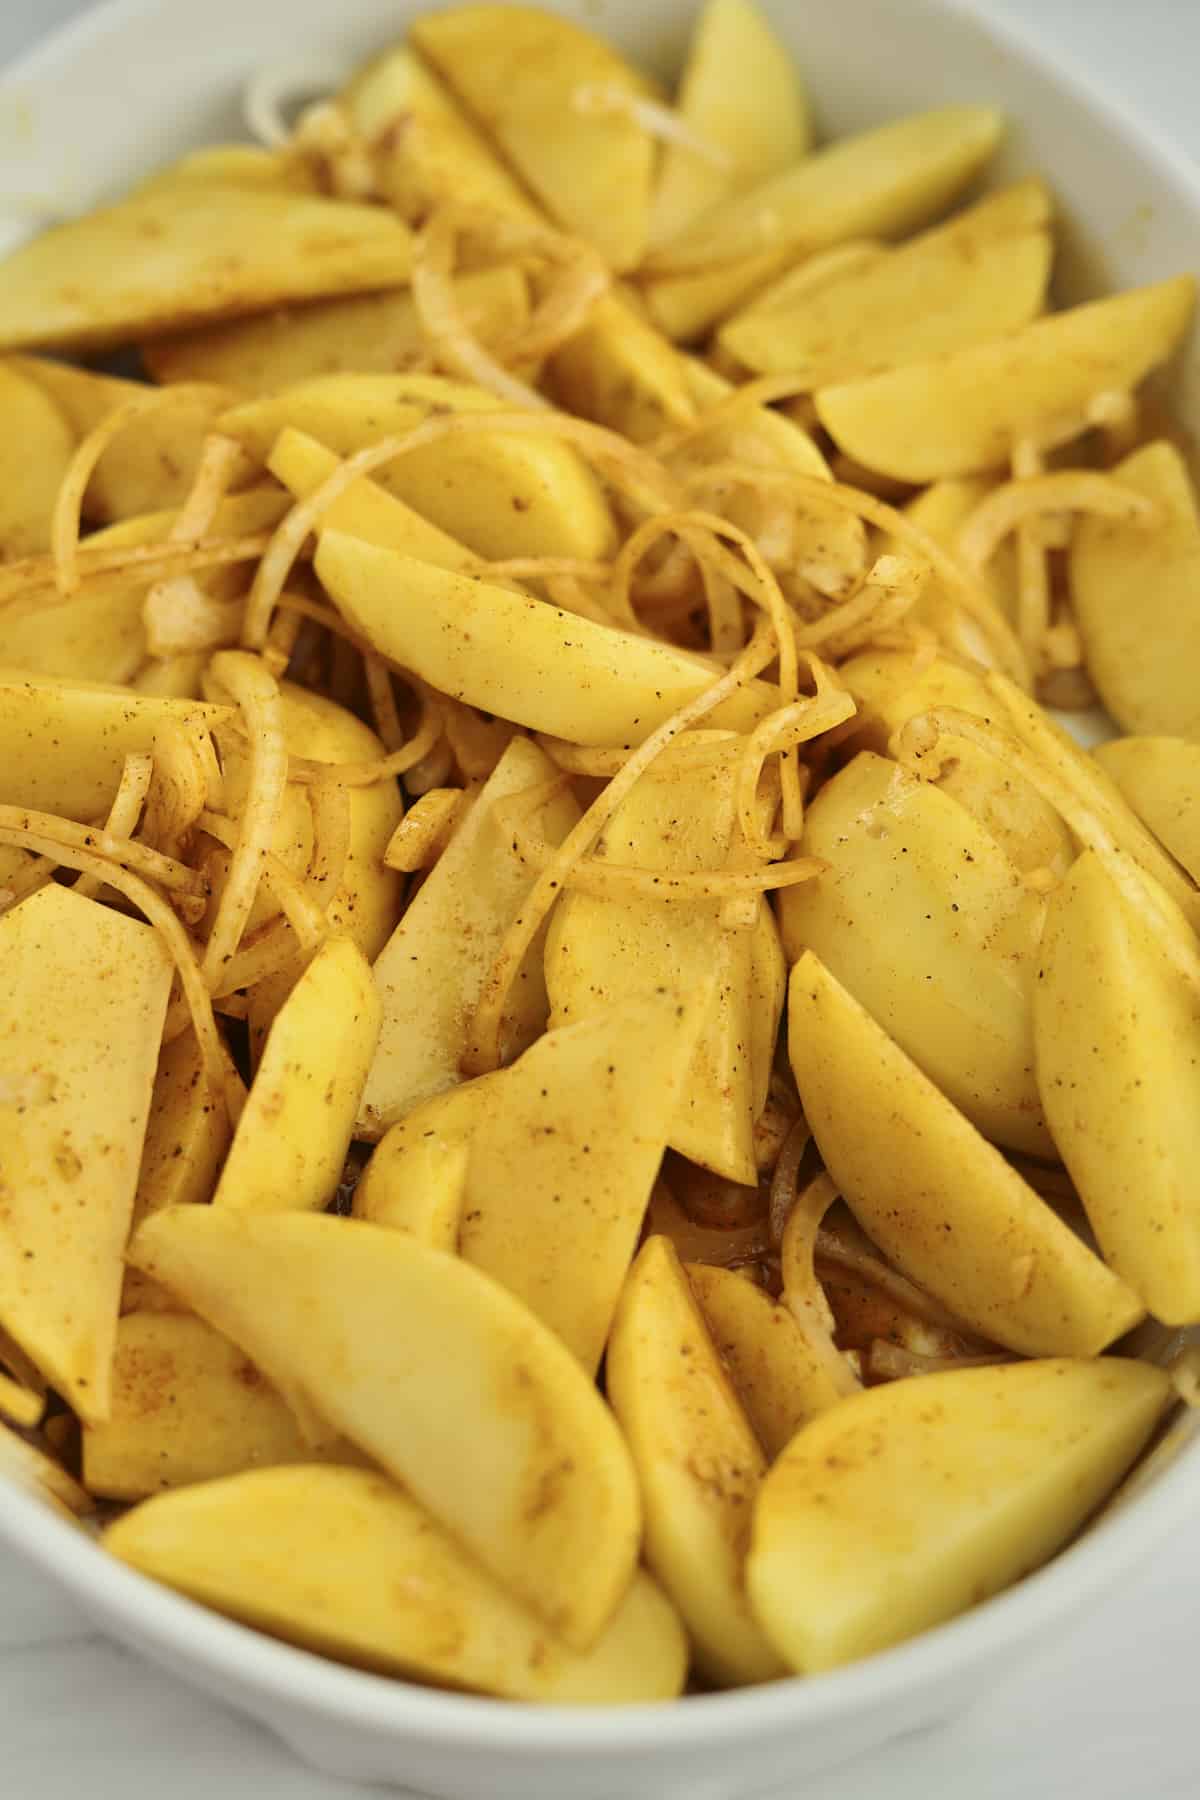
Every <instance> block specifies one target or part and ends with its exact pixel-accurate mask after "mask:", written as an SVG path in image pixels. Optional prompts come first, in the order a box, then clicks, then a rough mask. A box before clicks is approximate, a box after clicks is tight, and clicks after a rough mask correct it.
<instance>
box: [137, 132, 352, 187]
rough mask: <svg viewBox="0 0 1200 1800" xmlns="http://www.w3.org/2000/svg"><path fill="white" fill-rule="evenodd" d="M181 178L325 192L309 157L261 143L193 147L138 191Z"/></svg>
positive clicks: (153, 176)
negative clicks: (265, 147)
mask: <svg viewBox="0 0 1200 1800" xmlns="http://www.w3.org/2000/svg"><path fill="white" fill-rule="evenodd" d="M181 181H188V182H190V181H198V182H202V183H203V184H204V185H205V186H206V187H211V186H212V185H213V183H214V182H215V183H217V184H218V185H220V186H222V187H223V186H226V185H232V186H235V187H254V188H273V189H274V188H280V189H282V190H283V191H284V192H286V193H292V194H319V193H320V192H321V186H320V182H319V181H318V179H317V173H316V170H315V169H314V167H313V165H312V164H311V163H310V162H309V161H308V160H307V159H306V158H305V157H303V156H294V155H289V154H288V153H287V152H286V151H280V150H264V149H260V147H259V146H258V145H257V144H209V145H207V146H206V147H205V148H204V149H202V150H191V151H189V152H188V154H187V155H186V156H181V157H180V158H179V160H178V162H172V163H167V164H166V166H165V167H164V168H161V169H159V170H158V171H157V172H156V173H155V174H153V175H151V177H150V179H149V180H148V181H143V182H142V183H141V184H140V186H139V187H138V188H137V189H136V190H135V191H136V192H137V193H138V194H149V193H154V192H157V191H158V190H159V189H161V188H164V187H174V186H175V185H176V184H177V183H179V182H181Z"/></svg>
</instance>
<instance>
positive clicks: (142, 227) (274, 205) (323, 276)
mask: <svg viewBox="0 0 1200 1800" xmlns="http://www.w3.org/2000/svg"><path fill="white" fill-rule="evenodd" d="M411 266H412V237H411V234H410V233H409V231H408V228H407V227H406V226H405V225H403V224H402V223H401V221H400V220H399V219H397V218H395V217H394V216H393V215H391V214H390V213H387V212H385V211H383V210H382V209H381V208H379V207H372V206H353V205H350V204H348V203H347V202H345V201H334V200H324V199H317V198H315V197H314V196H312V195H308V194H291V193H287V192H278V191H272V190H271V189H269V188H253V187H244V186H241V187H239V186H237V185H235V184H231V185H226V186H221V185H219V184H217V183H213V184H212V185H211V186H210V185H209V184H208V183H207V182H200V181H197V182H183V183H175V184H173V185H171V186H168V187H163V188H158V189H155V190H152V191H151V192H150V193H148V194H141V195H135V196H134V197H133V198H131V199H128V200H123V201H120V202H119V203H118V204H117V205H116V206H109V207H102V208H100V209H99V210H97V211H96V212H92V213H88V214H86V215H85V216H84V217H83V218H80V219H73V220H71V221H70V223H68V224H66V225H56V226H55V227H53V229H51V230H50V231H45V232H43V233H42V234H41V236H40V237H36V238H34V239H33V240H32V241H31V242H30V243H28V244H26V245H24V246H23V247H22V248H21V249H19V250H17V251H15V252H14V253H13V254H12V255H10V256H9V257H8V259H7V261H6V262H5V264H4V283H3V293H2V296H0V346H3V347H4V348H6V349H23V348H42V349H51V348H53V349H71V350H87V349H92V350H101V349H108V348H113V347H116V346H119V345H121V344H127V343H129V342H130V340H131V339H137V338H139V337H143V336H144V337H151V336H153V335H155V334H156V333H158V332H163V331H181V330H184V329H186V328H187V327H188V326H190V325H198V324H200V323H202V322H204V321H207V320H211V319H227V318H235V317H237V315H238V314H240V313H250V312H262V311H265V310H266V309H267V308H268V307H271V306H279V305H282V304H284V303H285V302H286V301H289V300H303V299H317V298H319V297H320V296H322V295H328V294H347V293H350V294H353V293H363V292H367V291H369V290H371V289H372V288H381V287H390V286H394V285H395V284H396V283H397V282H401V281H405V280H407V278H408V273H409V270H410V268H411Z"/></svg>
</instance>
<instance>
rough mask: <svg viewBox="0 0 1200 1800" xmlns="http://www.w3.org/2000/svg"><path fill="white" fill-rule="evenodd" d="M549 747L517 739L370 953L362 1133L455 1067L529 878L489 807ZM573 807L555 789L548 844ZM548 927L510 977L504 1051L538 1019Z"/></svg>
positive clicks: (536, 767) (515, 1048)
mask: <svg viewBox="0 0 1200 1800" xmlns="http://www.w3.org/2000/svg"><path fill="white" fill-rule="evenodd" d="M555 773H556V770H555V768H554V765H553V764H552V763H551V761H550V759H549V757H548V756H546V755H545V753H544V752H543V751H541V750H539V749H538V747H537V745H536V744H534V743H531V742H530V740H529V739H528V738H520V737H518V738H514V739H513V741H512V743H511V744H510V745H509V746H508V749H507V750H506V751H505V752H504V755H503V756H502V757H501V758H500V761H499V763H498V764H497V765H496V768H495V770H494V771H493V773H492V775H491V776H490V778H489V779H488V781H487V783H486V785H485V786H484V787H483V789H482V790H481V792H480V793H479V795H478V797H477V798H476V799H475V800H474V801H473V803H472V804H471V805H470V808H469V810H468V812H467V815H466V817H465V819H464V820H463V821H462V823H461V824H460V825H459V827H458V828H457V830H456V831H455V833H454V836H453V837H452V838H451V840H450V842H449V844H448V845H447V846H446V848H445V850H444V851H443V852H442V854H441V856H440V857H439V858H438V860H437V862H436V863H435V865H434V867H433V869H432V870H431V871H430V873H429V875H428V877H427V878H426V880H425V881H424V882H423V883H422V884H421V887H420V888H419V889H418V891H417V893H416V894H415V895H414V896H413V898H412V901H411V902H410V904H409V906H408V908H407V909H406V911H405V914H404V917H403V918H402V919H401V921H400V923H399V925H398V926H397V927H396V930H395V931H394V932H393V934H392V936H391V938H390V939H389V940H388V942H387V944H386V946H385V947H384V948H383V950H382V951H381V953H380V955H379V959H378V961H377V962H376V964H375V971H374V973H375V985H376V987H377V989H378V991H379V996H380V1000H381V1003H382V1008H383V1020H382V1026H381V1029H380V1034H379V1047H378V1049H377V1051H376V1053H375V1057H374V1060H373V1062H372V1064H371V1072H370V1075H369V1077H368V1080H367V1085H366V1088H365V1090H364V1093H363V1098H362V1106H361V1109H360V1113H359V1121H358V1129H359V1135H360V1136H363V1137H368V1138H378V1137H382V1135H383V1133H384V1132H385V1131H386V1130H387V1129H388V1127H389V1126H391V1125H394V1124H395V1123H396V1121H397V1120H398V1119H401V1118H402V1117H403V1116H404V1114H405V1113H408V1112H411V1111H412V1109H413V1107H415V1106H417V1105H419V1104H420V1102H421V1101H423V1100H427V1099H429V1098H430V1097H431V1096H432V1095H434V1094H437V1093H439V1092H441V1091H442V1090H443V1089H445V1088H449V1087H453V1086H454V1085H455V1084H456V1083H457V1082H458V1081H459V1080H461V1076H460V1074H459V1062H460V1060H461V1057H462V1054H463V1051H464V1050H465V1048H466V1041H467V1032H468V1029H469V1026H470V1021H471V1015H472V1013H473V1012H474V1009H475V1004H476V1002H477V1001H478V999H479V994H480V989H481V988H482V986H483V983H484V980H485V978H486V977H487V975H488V973H489V971H490V970H491V967H492V964H493V962H494V961H495V958H496V954H497V952H498V951H499V949H500V945H501V943H502V942H503V939H504V935H505V933H506V931H507V930H508V928H509V926H510V925H511V924H512V923H513V921H514V919H515V918H516V916H517V914H518V912H519V911H520V909H521V906H522V904H523V902H524V900H525V898H526V896H527V894H528V893H529V890H530V888H531V887H532V886H533V882H534V872H533V870H532V869H530V867H529V865H528V864H527V863H525V862H523V861H522V859H521V858H520V857H519V856H518V855H516V854H514V852H513V851H512V849H511V846H510V840H509V836H508V833H507V832H506V831H505V830H504V829H503V827H502V825H501V823H500V821H498V820H497V818H496V816H495V809H496V806H497V804H498V803H500V802H501V801H503V800H505V799H509V798H511V797H512V796H513V795H515V794H519V793H521V792H522V791H523V790H524V789H526V788H531V787H536V786H537V785H538V783H539V782H544V781H548V780H550V779H551V778H552V777H553V776H554V775H555ZM578 817H579V808H578V806H577V805H576V803H575V801H574V800H573V798H572V797H571V796H570V794H566V793H563V794H560V795H558V796H557V797H556V798H555V799H554V800H552V801H551V802H549V804H548V805H547V806H546V807H544V808H543V810H542V812H541V814H540V823H541V827H542V829H543V830H544V831H545V833H546V835H547V838H548V840H549V841H550V842H551V843H559V842H561V840H562V839H563V838H564V837H565V836H566V835H567V832H568V831H569V830H570V829H571V827H572V825H574V824H575V822H576V820H577V819H578ZM544 941H545V940H544V934H543V933H539V934H538V938H537V941H536V943H535V944H534V945H533V946H532V947H531V951H530V954H529V956H528V958H527V959H526V962H525V964H524V966H523V969H522V979H520V980H518V981H517V982H515V983H514V984H513V994H512V999H511V1001H510V1003H509V1009H508V1013H507V1015H506V1018H505V1024H504V1043H505V1048H506V1050H507V1053H508V1055H509V1056H514V1055H518V1054H519V1053H520V1052H521V1051H522V1050H525V1049H527V1048H528V1046H529V1045H530V1044H531V1043H532V1042H533V1040H534V1039H535V1038H536V1037H537V1036H538V1034H539V1033H540V1032H541V1031H544V1030H545V1026H546V1014H547V1010H548V1004H547V1000H546V986H545V981H544V979H543V977H542V945H543V943H544Z"/></svg>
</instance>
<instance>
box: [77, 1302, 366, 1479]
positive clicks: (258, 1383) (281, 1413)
mask: <svg viewBox="0 0 1200 1800" xmlns="http://www.w3.org/2000/svg"><path fill="white" fill-rule="evenodd" d="M328 1455H329V1457H330V1460H332V1461H337V1462H342V1461H345V1462H357V1461H359V1460H360V1458H359V1456H358V1453H357V1452H356V1451H355V1450H353V1449H352V1448H351V1447H350V1445H349V1444H346V1443H344V1442H342V1443H338V1444H334V1445H333V1446H331V1448H330V1450H329V1452H328ZM318 1460H321V1459H320V1458H319V1457H318V1455H317V1453H315V1452H314V1451H313V1450H312V1449H311V1448H310V1447H309V1446H308V1445H307V1444H306V1443H305V1441H304V1439H303V1437H301V1435H300V1432H299V1431H298V1429H297V1427H296V1422H295V1420H294V1419H293V1417H292V1415H291V1413H290V1412H289V1411H288V1408H287V1406H286V1405H285V1404H284V1402H283V1400H282V1399H281V1398H280V1396H279V1394H278V1393H277V1392H276V1391H275V1389H274V1388H273V1387H272V1386H271V1384H270V1383H269V1382H268V1381H267V1380H265V1379H264V1377H263V1376H262V1375H261V1374H260V1373H259V1371H258V1370H257V1369H256V1368H255V1366H254V1364H253V1363H252V1362H250V1361H248V1360H247V1358H246V1357H245V1356H244V1355H243V1354H242V1352H241V1351H240V1350H238V1349H237V1348H236V1347H235V1346H234V1345H233V1344H231V1343H230V1342H229V1340H228V1338H224V1337H222V1336H221V1334H220V1332H218V1331H214V1330H213V1328H212V1326H211V1325H206V1324H205V1323H204V1321H203V1319H196V1318H193V1317H192V1316H191V1315H190V1314H188V1313H180V1312H137V1313H127V1314H126V1315H125V1317H124V1318H123V1319H122V1320H121V1323H120V1325H119V1326H118V1327H117V1342H116V1349H115V1351H114V1354H113V1369H112V1412H111V1413H110V1415H109V1417H108V1418H107V1419H106V1420H105V1421H104V1422H103V1423H102V1424H90V1425H85V1426H84V1430H83V1480H84V1485H85V1487H86V1488H87V1490H88V1492H89V1493H91V1494H96V1495H98V1496H100V1497H102V1498H104V1499H106V1500H143V1499H145V1498H146V1496H147V1495H149V1494H157V1493H158V1492H159V1491H160V1489H162V1488H178V1487H190V1486H191V1485H192V1484H193V1483H194V1482H197V1481H215V1480H217V1479H218V1478H219V1477H220V1476H222V1475H237V1474H240V1473H241V1471H242V1470H243V1469H255V1468H270V1467H272V1466H274V1465H276V1464H280V1463H312V1462H316V1461H318Z"/></svg>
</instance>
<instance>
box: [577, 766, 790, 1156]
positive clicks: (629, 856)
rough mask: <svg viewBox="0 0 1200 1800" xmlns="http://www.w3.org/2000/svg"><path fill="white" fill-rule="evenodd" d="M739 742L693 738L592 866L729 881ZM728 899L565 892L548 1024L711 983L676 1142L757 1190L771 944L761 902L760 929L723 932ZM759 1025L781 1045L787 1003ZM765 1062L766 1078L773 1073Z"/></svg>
mask: <svg viewBox="0 0 1200 1800" xmlns="http://www.w3.org/2000/svg"><path fill="white" fill-rule="evenodd" d="M743 749H744V740H743V739H742V738H740V737H736V736H734V735H733V734H732V733H725V732H719V733H718V732H709V733H702V734H701V733H694V734H693V733H689V734H688V735H687V737H685V739H684V740H683V742H682V743H681V744H678V745H676V746H674V747H673V748H672V749H669V750H668V751H667V752H666V753H665V754H664V755H663V756H661V757H660V758H659V759H658V761H657V762H656V763H655V764H654V766H653V768H652V769H650V770H648V771H647V773H646V774H645V775H643V776H642V778H641V780H640V781H638V782H637V783H636V785H635V786H634V788H633V790H632V792H631V793H630V794H629V795H628V797H627V798H626V799H625V800H624V801H623V802H622V804H621V805H620V807H619V808H618V809H617V811H616V813H615V814H614V815H613V817H612V819H611V820H610V822H609V824H608V825H607V826H606V827H605V829H604V831H603V833H602V834H601V836H600V838H599V839H598V841H597V844H596V848H595V854H596V855H598V856H604V857H607V858H609V859H610V860H611V861H612V862H614V863H617V864H624V865H626V866H634V865H636V866H638V867H640V868H644V869H649V870H653V871H657V872H658V873H659V874H660V875H661V878H662V880H663V882H664V885H669V882H670V880H671V878H672V876H677V875H684V874H694V873H697V872H699V871H702V870H706V869H724V868H726V867H728V866H729V862H730V856H731V854H732V853H733V850H734V849H735V847H736V846H737V845H738V844H739V843H740V841H741V840H740V827H739V825H738V821H737V795H736V781H737V773H738V769H739V766H740V762H741V755H742V751H743ZM721 907H722V902H721V901H720V900H709V901H703V900H701V901H696V902H695V903H694V904H692V905H687V906H685V905H682V904H680V903H678V902H671V901H663V900H658V901H656V900H653V899H647V898H643V897H641V896H640V895H639V896H633V895H630V896H627V897H625V898H621V899H617V898H603V899H602V898H600V897H598V896H595V895H591V894H584V893H568V894H564V895H563V897H562V899H561V900H560V901H559V903H558V905H557V906H556V908H555V910H554V913H553V916H552V918H551V921H550V930H549V934H548V936H547V939H546V991H547V993H548V994H549V996H550V1022H551V1024H552V1025H567V1024H573V1023H574V1022H575V1021H576V1020H579V1019H588V1018H592V1017H594V1016H596V1015H597V1014H598V1013H601V1012H603V1011H604V1009H605V1008H607V1007H610V1006H612V1005H614V1004H615V1003H619V1002H620V1001H622V1000H625V999H628V998H630V997H632V996H633V995H635V994H638V993H650V992H653V991H654V989H656V988H662V987H668V988H672V989H677V990H678V991H679V992H680V993H684V994H694V993H698V992H700V991H701V990H702V989H703V988H704V986H705V985H706V984H708V983H711V982H712V980H713V978H714V977H715V978H716V986H715V988H714V989H713V995H712V1003H711V1006H710V1009H709V1011H708V1014H707V1016H706V1017H705V1019H704V1020H703V1023H702V1027H701V1030H700V1037H699V1041H698V1043H697V1044H696V1049H695V1055H694V1057H693V1059H692V1065H691V1069H690V1071H689V1073H688V1080H687V1084H686V1091H685V1093H684V1094H683V1095H682V1096H681V1098H680V1104H679V1107H678V1109H677V1110H676V1113H675V1117H674V1121H673V1124H672V1126H671V1130H670V1136H669V1142H670V1144H671V1147H672V1149H675V1150H678V1151H679V1152H680V1154H681V1155H683V1156H686V1157H688V1158H689V1159H690V1160H691V1161H692V1162H696V1163H700V1164H701V1165H702V1166H703V1167H705V1168H708V1169H712V1170H714V1171H715V1173H717V1174H718V1175H724V1176H725V1177H726V1178H727V1179H728V1180H730V1181H738V1182H742V1183H743V1184H745V1185H747V1186H753V1185H754V1183H755V1181H756V1180H757V1171H756V1168H755V1160H754V1127H755V1124H756V1122H757V1119H758V1113H759V1111H760V1110H761V1108H760V1106H759V1094H758V1085H759V1078H760V1076H761V1071H760V1070H759V1069H756V1068H755V1066H754V1059H753V1056H752V1050H751V1046H752V1034H753V1032H754V1028H755V1025H756V1023H757V1022H758V1021H757V1020H756V1015H755V1011H754V1007H755V1002H756V1001H759V1000H761V999H762V998H763V996H761V995H757V994H755V993H753V992H752V989H751V954H752V949H751V947H752V941H753V938H754V935H755V932H759V931H761V932H768V933H770V934H771V935H772V936H773V935H774V920H773V917H772V914H771V910H770V908H769V907H768V906H767V904H766V902H765V901H764V900H760V901H759V903H758V912H757V918H758V922H757V924H756V926H755V928H754V931H743V930H727V929H724V928H722V925H721ZM777 998H778V1001H779V1007H778V1008H777V1009H776V1010H775V1012H774V1014H773V1016H768V1017H767V1018H765V1019H762V1020H761V1029H762V1033H763V1037H764V1039H766V1040H769V1041H770V1042H771V1043H772V1044H773V1043H774V1039H775V1036H776V1034H777V1032H778V1029H779V1018H780V1010H781V1007H782V1000H783V994H782V991H780V992H779V994H778V996H777ZM769 1061H770V1058H769V1056H768V1058H767V1062H768V1072H769Z"/></svg>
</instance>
